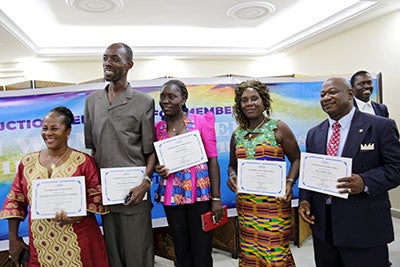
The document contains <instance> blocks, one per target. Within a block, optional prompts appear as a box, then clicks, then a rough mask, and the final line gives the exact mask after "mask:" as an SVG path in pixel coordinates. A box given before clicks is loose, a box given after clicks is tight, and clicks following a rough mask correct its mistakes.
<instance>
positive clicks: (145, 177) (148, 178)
mask: <svg viewBox="0 0 400 267" xmlns="http://www.w3.org/2000/svg"><path fill="white" fill-rule="evenodd" d="M143 179H144V180H146V181H147V182H149V184H150V187H151V186H152V185H153V181H152V180H151V178H150V177H149V176H147V175H145V176H143Z"/></svg>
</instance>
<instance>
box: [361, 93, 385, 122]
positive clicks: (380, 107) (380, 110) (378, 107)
mask: <svg viewBox="0 0 400 267" xmlns="http://www.w3.org/2000/svg"><path fill="white" fill-rule="evenodd" d="M353 104H354V106H355V107H356V108H358V106H357V102H356V100H355V99H354V98H353ZM371 105H372V108H373V109H374V111H375V115H377V116H382V117H386V118H389V111H388V108H387V106H386V105H385V104H381V103H378V102H375V101H371Z"/></svg>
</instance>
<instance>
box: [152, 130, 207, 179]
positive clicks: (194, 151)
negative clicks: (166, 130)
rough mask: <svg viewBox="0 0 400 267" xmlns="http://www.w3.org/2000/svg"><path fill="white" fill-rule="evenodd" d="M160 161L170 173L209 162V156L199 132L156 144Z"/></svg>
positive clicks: (181, 135)
mask: <svg viewBox="0 0 400 267" xmlns="http://www.w3.org/2000/svg"><path fill="white" fill-rule="evenodd" d="M154 147H155V150H156V153H157V157H158V160H159V162H160V164H161V165H165V166H166V167H167V168H168V170H169V173H173V172H177V171H180V170H183V169H187V168H190V167H192V166H195V165H197V164H200V163H204V162H207V160H208V159H207V155H206V151H205V149H204V145H203V142H202V140H201V136H200V132H199V131H198V130H196V131H192V132H188V133H185V134H180V135H177V136H174V137H171V138H168V139H164V140H161V141H157V142H154Z"/></svg>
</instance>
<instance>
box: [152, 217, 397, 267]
mask: <svg viewBox="0 0 400 267" xmlns="http://www.w3.org/2000/svg"><path fill="white" fill-rule="evenodd" d="M393 223H394V228H395V241H394V242H392V243H391V244H389V257H390V261H391V262H392V266H393V267H396V266H400V219H396V218H393ZM291 249H292V253H293V256H294V259H295V262H296V266H297V267H315V264H314V256H313V255H314V253H313V246H312V240H311V238H308V239H307V240H306V241H305V242H304V243H303V246H302V247H301V248H298V247H297V246H292V248H291ZM213 259H214V267H231V266H238V260H235V259H232V258H231V255H230V253H228V252H225V251H221V250H217V249H214V250H213ZM170 266H174V263H173V262H172V261H170V260H167V259H164V258H160V257H156V264H155V267H170Z"/></svg>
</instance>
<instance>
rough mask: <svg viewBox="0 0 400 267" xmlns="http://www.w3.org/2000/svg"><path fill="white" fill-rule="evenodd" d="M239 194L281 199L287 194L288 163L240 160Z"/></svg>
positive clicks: (238, 175)
mask: <svg viewBox="0 0 400 267" xmlns="http://www.w3.org/2000/svg"><path fill="white" fill-rule="evenodd" d="M237 186H238V192H239V193H249V194H256V195H264V196H274V197H281V196H284V195H285V193H286V162H284V161H265V160H251V159H239V160H238V173H237Z"/></svg>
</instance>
